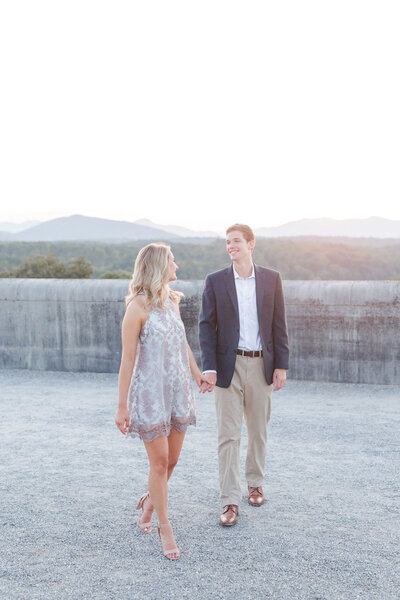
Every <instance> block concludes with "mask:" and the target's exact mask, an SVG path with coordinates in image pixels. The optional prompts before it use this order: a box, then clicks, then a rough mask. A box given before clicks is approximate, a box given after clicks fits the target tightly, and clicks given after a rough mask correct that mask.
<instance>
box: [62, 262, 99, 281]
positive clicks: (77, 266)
mask: <svg viewBox="0 0 400 600" xmlns="http://www.w3.org/2000/svg"><path fill="white" fill-rule="evenodd" d="M65 271H66V272H65V275H64V277H67V278H68V279H90V278H91V277H92V276H93V265H92V263H91V262H89V261H88V260H86V258H85V257H84V256H78V258H71V259H70V260H69V261H68V263H67V266H66V269H65Z"/></svg>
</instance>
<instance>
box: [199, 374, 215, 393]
mask: <svg viewBox="0 0 400 600" xmlns="http://www.w3.org/2000/svg"><path fill="white" fill-rule="evenodd" d="M202 378H203V381H204V382H206V384H207V389H206V390H205V391H207V392H212V391H213V389H214V387H215V384H216V383H217V374H216V373H203V374H202ZM204 385H205V384H204Z"/></svg>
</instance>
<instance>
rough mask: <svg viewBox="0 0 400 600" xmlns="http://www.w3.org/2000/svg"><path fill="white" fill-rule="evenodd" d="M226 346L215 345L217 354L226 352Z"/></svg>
mask: <svg viewBox="0 0 400 600" xmlns="http://www.w3.org/2000/svg"><path fill="white" fill-rule="evenodd" d="M226 351H227V346H223V345H218V346H217V354H226Z"/></svg>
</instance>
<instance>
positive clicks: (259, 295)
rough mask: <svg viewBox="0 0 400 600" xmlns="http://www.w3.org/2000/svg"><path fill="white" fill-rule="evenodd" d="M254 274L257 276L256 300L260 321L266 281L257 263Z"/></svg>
mask: <svg viewBox="0 0 400 600" xmlns="http://www.w3.org/2000/svg"><path fill="white" fill-rule="evenodd" d="M254 274H255V277H256V302H257V315H258V321H260V319H261V311H262V304H263V298H264V287H265V286H264V281H263V278H262V274H261V271H260V270H259V269H258V267H257V265H254Z"/></svg>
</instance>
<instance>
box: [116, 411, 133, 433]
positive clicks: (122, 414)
mask: <svg viewBox="0 0 400 600" xmlns="http://www.w3.org/2000/svg"><path fill="white" fill-rule="evenodd" d="M129 423H130V418H129V412H128V409H127V408H119V409H118V410H117V414H116V415H115V424H116V426H117V427H118V429H119V430H120V432H121V433H123V434H124V435H126V432H127V431H128V427H129Z"/></svg>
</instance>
